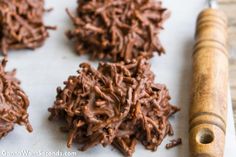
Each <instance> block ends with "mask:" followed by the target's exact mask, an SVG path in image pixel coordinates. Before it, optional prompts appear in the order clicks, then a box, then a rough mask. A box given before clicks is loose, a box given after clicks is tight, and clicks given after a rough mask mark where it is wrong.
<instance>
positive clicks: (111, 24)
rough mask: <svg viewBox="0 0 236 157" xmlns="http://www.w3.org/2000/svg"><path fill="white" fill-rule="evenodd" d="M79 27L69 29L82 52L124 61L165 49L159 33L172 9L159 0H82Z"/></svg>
mask: <svg viewBox="0 0 236 157" xmlns="http://www.w3.org/2000/svg"><path fill="white" fill-rule="evenodd" d="M67 13H68V14H69V16H70V17H71V19H72V21H73V23H74V26H75V29H73V30H70V31H68V32H67V36H68V38H69V39H73V40H74V41H75V50H76V52H77V53H78V54H79V55H82V54H91V59H107V60H113V61H122V60H126V59H133V58H137V57H138V56H145V57H147V58H150V57H152V56H153V54H154V52H155V51H156V52H157V53H158V54H159V55H160V54H162V53H164V49H163V47H162V45H161V43H160V41H159V38H158V37H157V35H158V34H159V32H160V30H161V29H163V28H162V25H163V22H164V21H165V20H166V19H167V18H168V17H169V15H170V13H169V11H168V10H167V9H165V8H163V7H162V4H161V2H157V1H155V0H78V8H77V12H76V16H74V15H72V14H71V13H70V12H69V11H68V10H67Z"/></svg>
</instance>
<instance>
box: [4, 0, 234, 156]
mask: <svg viewBox="0 0 236 157" xmlns="http://www.w3.org/2000/svg"><path fill="white" fill-rule="evenodd" d="M46 1H47V4H46V6H47V7H53V8H54V11H53V12H51V13H47V14H46V17H45V22H46V23H47V24H49V25H57V26H58V30H57V31H52V32H51V33H50V34H51V37H50V38H49V39H48V40H47V41H46V43H45V45H44V46H43V47H42V48H39V49H37V50H35V51H34V52H32V51H17V52H11V53H10V55H9V63H8V66H7V69H9V70H10V69H12V68H17V69H18V73H17V77H18V78H19V79H20V80H21V81H22V88H23V89H24V90H25V92H26V93H27V94H28V96H29V99H30V102H31V104H30V107H29V110H28V111H29V114H30V122H31V124H32V126H33V128H34V131H33V133H31V134H29V133H28V132H27V131H26V130H25V128H24V127H19V126H16V127H15V129H14V131H13V132H11V133H10V134H9V135H8V136H7V137H6V138H4V139H2V140H1V141H0V156H11V157H12V156H17V157H20V156H34V157H37V156H80V157H89V156H93V157H108V156H111V155H112V156H113V157H119V156H122V155H121V154H120V153H119V152H118V151H116V150H115V149H113V148H112V147H107V148H102V147H101V146H97V147H95V148H93V149H90V150H89V151H86V152H79V151H77V148H76V145H73V147H72V148H71V149H68V148H67V147H66V134H64V133H61V132H60V131H59V126H60V125H61V124H60V123H59V122H49V121H48V120H47V118H48V116H49V113H48V111H47V108H48V107H50V106H52V104H53V101H54V99H55V95H56V87H57V86H62V82H63V81H64V80H66V79H67V77H68V75H73V74H76V70H77V69H78V65H79V64H80V63H81V62H84V61H88V57H87V56H82V57H81V56H77V55H75V53H74V51H73V48H72V45H71V43H70V42H69V41H68V40H67V39H66V37H65V36H64V32H65V31H66V30H67V29H69V28H72V24H71V22H70V20H69V18H68V16H67V15H66V13H65V8H66V7H68V8H69V9H71V10H74V9H75V7H76V5H75V4H76V0H46ZM164 5H165V6H167V7H168V8H169V9H170V10H171V12H172V16H171V18H170V19H169V20H168V21H167V22H166V24H165V30H164V31H163V32H162V33H161V41H162V43H163V44H164V47H165V48H166V52H167V54H166V55H164V56H162V57H158V56H155V57H154V58H153V59H152V60H151V64H152V69H153V71H154V72H155V74H156V81H157V82H161V83H165V84H167V86H168V88H169V91H170V94H171V96H172V99H171V103H172V104H175V105H177V106H179V107H181V109H182V110H181V112H179V113H177V114H176V115H175V116H174V117H173V118H171V120H170V121H171V123H172V125H173V127H174V131H175V135H174V136H173V137H168V138H167V139H165V140H164V141H163V143H162V144H161V146H160V147H159V148H158V150H157V151H156V152H150V151H148V150H145V149H144V148H143V146H141V145H138V146H137V147H136V151H135V153H134V155H133V156H134V157H141V156H142V157H143V156H148V157H152V156H153V157H154V156H155V157H157V156H168V157H185V156H186V157H187V156H189V153H188V106H189V93H190V88H191V87H190V86H191V52H192V47H193V42H194V40H193V35H194V29H195V21H196V17H197V15H198V13H199V12H200V10H202V9H203V8H204V6H206V1H205V0H165V2H164ZM89 62H90V61H89ZM92 64H93V65H94V66H96V65H97V62H92ZM228 110H229V112H228V125H227V136H226V149H225V157H230V156H232V154H236V150H235V148H236V144H235V141H236V139H235V134H234V126H233V115H232V104H231V99H230V98H229V104H228ZM177 137H181V138H182V140H183V144H182V145H181V146H178V147H175V148H173V149H170V150H166V149H165V148H164V147H165V144H166V143H167V142H168V140H169V139H173V138H177Z"/></svg>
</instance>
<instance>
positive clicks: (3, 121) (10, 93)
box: [0, 59, 32, 139]
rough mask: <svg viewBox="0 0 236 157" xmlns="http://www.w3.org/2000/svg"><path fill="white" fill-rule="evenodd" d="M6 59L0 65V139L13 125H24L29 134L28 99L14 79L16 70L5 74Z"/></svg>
mask: <svg viewBox="0 0 236 157" xmlns="http://www.w3.org/2000/svg"><path fill="white" fill-rule="evenodd" d="M6 62H7V60H6V59H3V60H2V61H1V64H0V139H1V138H2V137H3V136H5V135H7V134H8V132H10V131H11V130H13V128H14V124H15V123H16V124H19V125H24V126H25V127H26V129H27V130H28V131H29V132H31V131H32V127H31V125H30V123H29V120H28V113H27V108H28V106H29V100H28V97H27V96H26V95H25V93H24V91H23V90H22V89H21V88H20V81H19V80H17V79H16V78H15V73H16V70H13V71H11V72H6V71H5V70H4V69H5V66H6Z"/></svg>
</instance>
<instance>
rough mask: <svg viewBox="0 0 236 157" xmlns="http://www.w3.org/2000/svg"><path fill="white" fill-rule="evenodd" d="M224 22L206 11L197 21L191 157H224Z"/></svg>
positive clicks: (225, 27) (225, 81) (225, 98)
mask: <svg viewBox="0 0 236 157" xmlns="http://www.w3.org/2000/svg"><path fill="white" fill-rule="evenodd" d="M226 41H227V19H226V17H225V15H224V14H223V13H222V12H220V11H219V10H215V9H206V10H204V11H203V12H201V14H200V15H199V17H198V21H197V30H196V43H195V46H194V53H193V87H192V102H191V106H190V115H189V117H190V119H189V126H190V128H189V144H190V153H191V156H192V157H223V154H224V143H225V129H226V114H227V113H226V112H227V90H228V53H227V49H226Z"/></svg>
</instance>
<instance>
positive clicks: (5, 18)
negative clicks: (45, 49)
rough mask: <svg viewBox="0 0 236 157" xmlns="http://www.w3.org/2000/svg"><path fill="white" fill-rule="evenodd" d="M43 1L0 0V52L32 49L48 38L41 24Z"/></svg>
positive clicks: (45, 28)
mask: <svg viewBox="0 0 236 157" xmlns="http://www.w3.org/2000/svg"><path fill="white" fill-rule="evenodd" d="M45 11H46V10H45V9H44V0H0V51H2V53H3V54H4V55H7V51H8V50H9V49H24V48H28V49H34V48H37V47H40V46H41V45H42V44H43V43H44V41H45V39H46V38H47V37H48V36H49V34H48V29H55V27H50V26H45V25H44V23H43V19H42V18H43V14H44V12H45Z"/></svg>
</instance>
